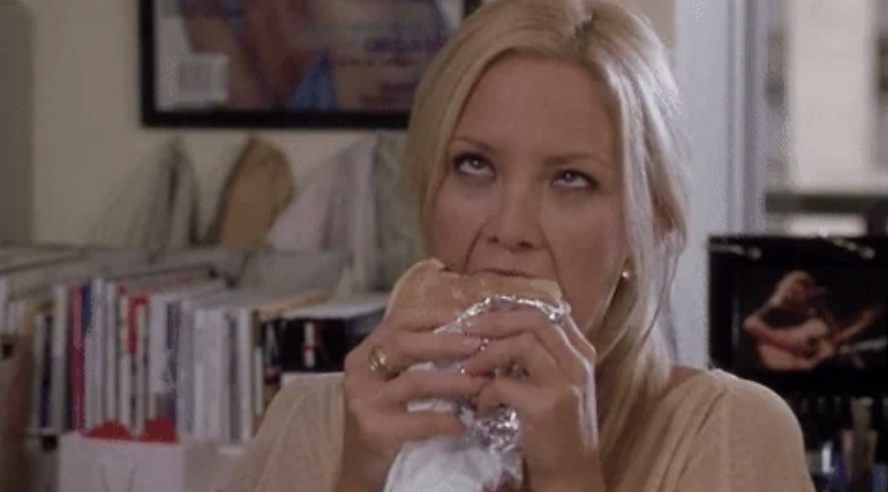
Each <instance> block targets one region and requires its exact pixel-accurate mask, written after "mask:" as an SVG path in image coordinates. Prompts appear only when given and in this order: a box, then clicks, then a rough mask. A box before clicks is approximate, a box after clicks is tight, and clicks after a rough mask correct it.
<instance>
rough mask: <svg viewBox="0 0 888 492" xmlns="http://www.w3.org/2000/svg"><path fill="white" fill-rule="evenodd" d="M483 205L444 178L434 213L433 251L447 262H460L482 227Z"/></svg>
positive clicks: (464, 257)
mask: <svg viewBox="0 0 888 492" xmlns="http://www.w3.org/2000/svg"><path fill="white" fill-rule="evenodd" d="M481 208H483V207H479V204H478V203H477V200H475V201H472V200H469V199H467V197H465V196H463V194H460V193H459V192H458V191H457V190H456V189H455V188H454V186H452V185H451V184H449V183H448V182H447V180H445V182H444V183H443V184H442V186H441V189H440V190H439V191H438V196H437V198H436V200H435V207H434V210H433V214H432V221H433V224H432V229H431V236H432V237H431V241H430V244H429V246H430V247H429V250H430V253H431V254H432V255H433V256H435V257H436V258H438V259H440V260H441V261H444V262H445V263H455V264H461V263H462V262H463V261H464V260H465V259H466V257H467V255H468V252H469V249H470V248H471V246H472V243H473V242H474V239H475V237H476V235H477V233H478V230H479V228H480V227H481V223H482V221H483V210H481Z"/></svg>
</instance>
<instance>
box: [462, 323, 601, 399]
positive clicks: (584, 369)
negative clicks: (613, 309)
mask: <svg viewBox="0 0 888 492" xmlns="http://www.w3.org/2000/svg"><path fill="white" fill-rule="evenodd" d="M562 325H564V329H559V328H558V326H556V325H555V324H553V323H552V322H551V321H550V320H549V318H548V317H546V315H545V314H543V313H542V312H541V311H539V310H537V309H534V308H522V309H518V310H513V311H494V312H490V313H485V314H483V315H481V316H478V318H476V319H474V320H473V322H472V323H470V324H469V326H468V327H467V328H466V330H465V331H466V333H467V334H469V335H472V336H478V337H487V338H505V337H514V336H516V335H519V334H522V333H532V334H533V335H534V336H536V337H537V339H539V341H540V343H542V345H543V347H545V348H546V350H547V351H548V352H549V353H550V354H551V356H552V358H553V359H555V361H556V362H557V364H558V366H559V367H560V368H561V370H562V371H564V373H565V374H566V375H567V377H568V378H569V379H570V381H571V382H573V383H574V384H582V383H585V381H586V380H587V379H588V377H589V374H590V372H591V364H592V363H593V361H594V349H593V348H592V345H591V344H590V343H589V342H588V341H586V340H585V339H584V337H582V335H579V339H578V340H577V342H571V340H570V339H569V337H568V334H567V332H568V331H569V330H575V332H574V333H573V334H574V336H576V335H577V334H578V333H579V330H578V329H577V327H576V325H575V324H574V323H573V321H572V320H570V318H569V317H568V318H567V319H566V320H565V322H563V323H562ZM575 343H576V344H577V345H579V346H578V347H577V346H575Z"/></svg>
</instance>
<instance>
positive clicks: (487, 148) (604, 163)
mask: <svg viewBox="0 0 888 492" xmlns="http://www.w3.org/2000/svg"><path fill="white" fill-rule="evenodd" d="M457 141H462V142H466V143H468V144H470V145H472V146H475V147H478V148H479V149H481V150H482V151H484V152H487V153H490V154H497V150H496V148H494V147H493V146H491V145H490V144H487V143H485V142H482V141H480V140H476V139H474V138H470V137H465V136H454V137H453V139H452V140H451V142H457ZM575 161H591V162H594V163H596V164H597V165H598V166H600V167H603V168H604V169H605V170H611V168H612V167H613V165H612V163H611V162H610V160H609V159H606V158H605V157H604V156H603V155H601V154H599V153H597V152H591V151H576V152H566V153H564V154H561V155H556V156H550V157H547V158H546V160H545V162H544V165H545V166H546V167H557V166H563V165H565V164H568V163H570V162H575Z"/></svg>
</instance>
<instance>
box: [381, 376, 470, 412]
mask: <svg viewBox="0 0 888 492" xmlns="http://www.w3.org/2000/svg"><path fill="white" fill-rule="evenodd" d="M486 383H487V381H486V380H485V379H484V378H480V377H473V376H470V375H468V374H460V373H458V372H442V371H424V370H418V371H408V372H406V373H404V374H401V375H400V376H398V377H397V378H395V379H393V380H392V381H389V382H388V383H387V384H385V385H384V386H383V388H382V389H381V391H380V393H379V404H380V405H381V406H382V407H385V408H403V407H404V406H405V405H406V404H407V403H409V402H412V401H417V400H427V399H445V400H456V399H462V398H466V399H471V398H474V396H475V395H477V394H478V393H479V392H480V391H481V389H482V388H483V387H484V384H486Z"/></svg>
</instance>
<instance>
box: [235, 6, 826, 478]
mask: <svg viewBox="0 0 888 492" xmlns="http://www.w3.org/2000/svg"><path fill="white" fill-rule="evenodd" d="M685 160H686V156H685V154H684V143H683V134H682V132H681V131H680V129H679V105H678V94H677V89H676V87H675V84H674V82H673V79H672V78H671V75H670V72H669V68H668V66H667V53H666V51H665V49H664V47H663V46H662V45H661V43H660V42H659V41H658V39H657V38H656V36H655V35H654V33H653V32H652V31H651V28H650V27H649V26H648V25H647V24H646V23H644V22H642V21H641V20H640V19H639V18H637V17H635V16H633V15H631V14H629V13H628V12H627V11H625V10H624V9H623V8H620V7H618V6H614V5H609V4H606V3H601V2H583V1H581V0H575V1H574V0H508V1H499V2H491V3H488V4H485V5H484V6H483V7H482V8H481V9H479V10H478V11H477V12H476V13H475V14H473V15H472V16H471V17H470V18H469V19H468V20H467V21H466V22H465V23H464V24H463V26H462V27H461V28H460V30H459V31H458V32H457V33H456V34H455V36H454V37H453V38H452V39H451V40H450V41H449V43H448V44H447V45H446V46H445V48H444V49H443V50H442V51H441V52H440V54H439V56H438V57H437V58H436V60H435V62H434V63H433V64H432V66H431V67H430V68H429V70H428V72H427V73H426V76H425V78H424V80H423V82H422V84H421V85H420V88H419V91H418V93H417V96H416V99H415V104H414V107H413V113H412V116H411V124H410V128H409V131H408V144H407V151H406V158H405V161H404V162H405V166H406V168H405V172H406V174H407V177H408V178H409V180H408V183H409V186H410V190H411V192H412V193H413V198H414V201H415V203H416V205H417V207H418V212H419V217H420V219H421V226H422V234H423V238H424V240H425V243H426V246H427V250H428V252H429V254H430V255H432V256H435V257H438V258H439V259H441V260H443V261H444V262H445V263H447V264H449V265H450V266H451V267H452V268H454V269H456V270H458V271H462V272H475V271H480V270H493V271H498V272H501V273H504V274H509V275H523V276H530V277H538V278H547V279H554V280H557V281H558V283H559V284H560V285H561V287H562V289H563V291H564V293H565V297H566V300H567V301H568V302H569V304H570V305H571V306H572V308H573V310H572V316H573V321H574V324H573V325H570V324H568V326H567V327H566V331H565V333H566V335H567V336H566V337H562V336H551V335H552V333H556V334H557V333H559V332H557V331H553V330H551V327H549V326H548V325H547V322H546V321H545V320H541V319H539V317H538V316H534V315H533V313H528V312H526V311H523V312H522V311H519V312H503V313H495V314H491V315H488V316H486V317H485V318H484V320H483V321H479V322H478V324H477V325H476V326H474V328H473V329H472V331H471V335H472V337H470V338H469V343H466V341H464V340H459V339H450V338H440V337H441V335H432V334H429V333H428V328H430V327H435V326H441V325H443V324H444V323H446V322H448V321H450V320H451V319H452V315H453V313H437V312H429V311H424V312H407V313H392V315H391V316H390V317H389V318H387V320H386V321H385V322H383V323H382V324H381V325H380V326H379V327H378V328H377V329H376V330H375V331H374V332H373V333H372V334H371V336H369V337H368V338H367V339H366V341H365V342H364V343H363V344H362V345H360V346H359V347H358V348H356V349H355V350H354V351H353V352H352V353H350V354H349V356H348V358H347V361H346V370H345V375H344V378H342V379H340V377H339V376H338V375H332V376H326V377H324V378H321V379H320V380H317V379H315V380H310V381H306V382H305V383H297V384H294V385H293V386H290V387H288V388H287V389H285V390H284V391H283V393H282V394H281V395H280V396H279V397H278V398H277V400H276V402H275V404H274V405H273V406H272V408H271V409H270V410H269V412H268V414H267V417H266V421H265V423H264V425H263V428H262V430H261V431H260V435H259V436H258V437H257V438H256V439H255V441H254V442H252V443H251V445H250V447H249V449H248V451H247V453H246V456H245V457H244V459H243V460H242V462H241V463H240V465H239V466H238V467H237V469H235V470H234V472H233V473H234V476H233V480H232V483H231V487H230V488H229V492H241V491H259V490H262V491H277V490H280V491H283V490H306V491H324V492H328V491H337V492H364V491H366V492H370V491H373V492H379V491H381V490H382V489H383V485H384V482H385V480H386V473H387V470H388V469H389V468H390V466H391V464H392V461H393V460H394V458H395V457H396V455H397V452H398V450H399V448H400V446H402V445H403V444H404V443H407V442H410V441H413V440H417V439H423V438H426V437H431V436H435V435H439V434H451V435H452V434H459V433H461V432H462V431H463V429H462V427H461V425H460V424H459V423H458V422H457V421H456V420H455V419H454V418H452V417H450V416H446V415H443V414H408V413H407V412H406V411H405V410H404V404H405V403H406V402H408V401H412V400H414V399H418V398H426V397H440V398H448V397H451V398H452V397H455V396H464V395H477V401H478V404H479V406H480V407H482V408H484V407H486V408H490V407H493V406H495V405H497V404H500V403H502V404H506V405H509V406H512V407H514V408H515V409H516V410H517V412H518V414H519V417H520V418H521V419H522V425H523V426H524V427H523V428H524V429H525V431H524V433H523V436H522V443H521V448H522V451H523V455H524V460H525V465H526V472H527V473H526V476H527V479H526V482H525V485H526V488H527V489H528V490H531V491H534V492H569V491H587V492H603V491H626V492H630V491H631V492H637V491H645V492H655V491H663V492H669V491H681V492H695V491H701V492H702V491H708V492H719V491H724V492H727V491H734V490H756V491H775V492H776V491H780V492H795V491H808V490H813V489H812V484H811V481H810V479H809V478H808V475H807V470H806V467H805V462H804V457H803V452H802V442H801V433H800V431H799V429H798V426H797V423H796V422H795V420H794V417H793V415H792V414H791V412H790V411H789V410H788V408H787V406H786V405H785V404H784V403H783V402H782V400H780V399H779V398H778V397H777V396H775V395H774V394H773V393H771V392H769V391H767V390H765V389H763V388H762V387H760V386H757V385H754V384H752V383H748V382H744V381H741V380H739V379H736V378H734V377H732V376H730V375H727V374H725V373H722V372H717V371H716V372H698V371H696V370H693V369H689V368H675V367H673V366H672V362H671V361H670V360H669V356H668V351H667V350H666V349H665V347H664V341H663V340H664V337H663V334H662V333H661V332H660V329H659V325H660V320H659V318H658V316H657V313H658V312H659V311H660V309H661V306H663V305H664V304H665V303H666V302H668V291H669V284H670V280H671V276H672V272H673V270H674V265H675V263H676V259H677V255H678V253H679V251H680V249H681V247H682V244H683V242H684V237H685V234H686V227H687V226H686V218H685V208H684V204H683V195H682V185H681V182H682V180H681V173H682V171H681V168H682V166H683V164H684V162H685ZM480 338H490V339H492V340H493V341H492V342H491V343H490V345H488V346H487V350H484V351H483V352H480V353H478V352H477V345H478V343H479V342H478V340H479V339H480ZM593 347H594V348H593ZM380 352H381V353H383V354H384V355H385V359H386V362H387V364H385V366H387V367H386V369H388V371H373V370H371V367H372V366H374V365H375V366H376V367H377V368H378V367H379V365H380V364H378V362H379V358H378V355H379V353H380ZM371 354H376V356H375V357H373V358H372V359H373V360H374V361H376V362H377V364H371ZM596 354H597V355H596ZM454 357H456V358H463V359H466V360H467V362H466V363H465V365H466V367H467V368H469V371H467V374H436V373H428V374H419V375H417V374H416V373H407V374H403V375H400V376H398V375H397V373H398V369H400V368H403V367H406V366H407V365H409V364H410V363H412V362H415V361H422V360H438V359H452V358H454ZM507 361H516V362H517V363H519V364H520V365H521V366H522V368H523V369H524V370H525V371H526V372H527V373H528V374H529V376H528V380H526V381H523V382H521V381H515V380H511V379H509V378H498V379H494V380H492V381H491V380H487V379H485V378H483V377H475V376H472V374H482V373H484V371H485V370H487V369H489V368H490V367H495V366H498V365H502V364H503V363H504V362H507ZM386 372H388V374H386ZM391 376H394V377H391ZM590 383H591V384H592V385H594V388H595V391H594V392H591V393H589V392H586V391H585V388H587V387H588V386H589V385H590ZM586 400H594V402H595V403H596V405H597V408H598V415H597V419H596V416H589V415H584V412H583V411H582V409H583V408H586V405H585V403H584V402H585V401H586ZM590 420H592V421H595V420H597V425H593V426H587V425H586V423H587V422H589V421H590ZM467 492H478V491H467Z"/></svg>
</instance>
